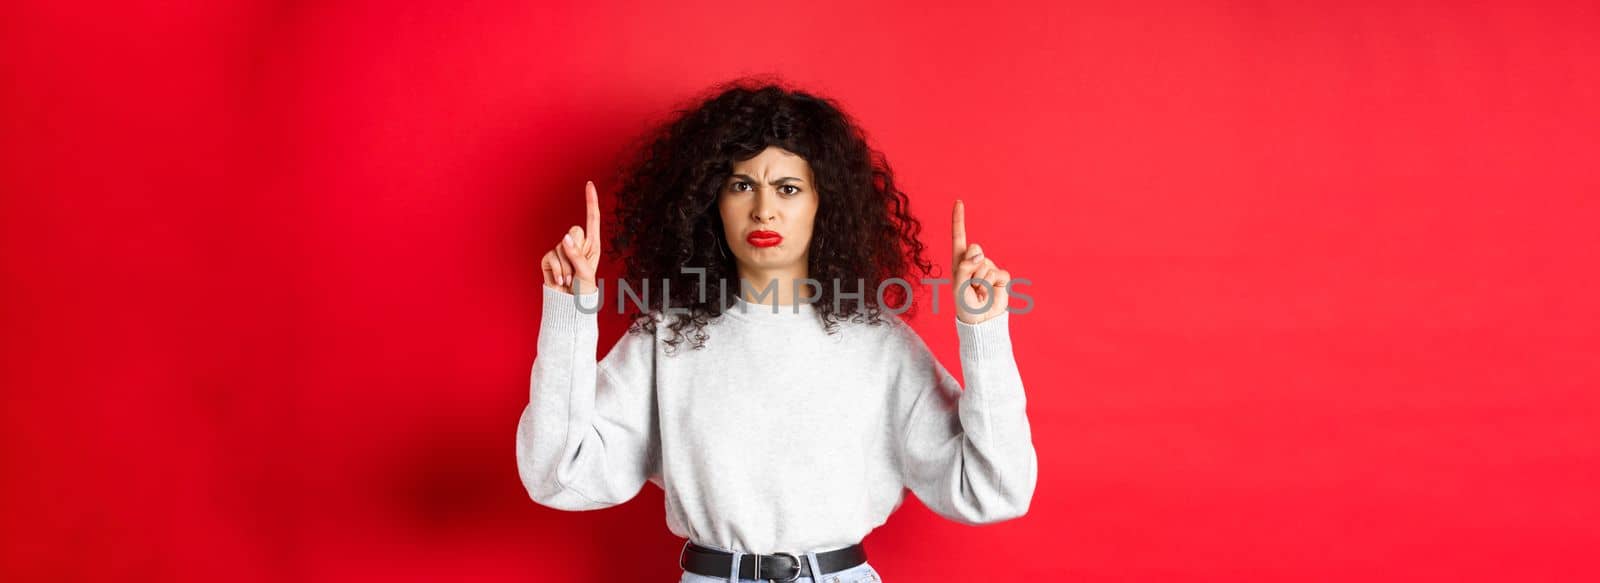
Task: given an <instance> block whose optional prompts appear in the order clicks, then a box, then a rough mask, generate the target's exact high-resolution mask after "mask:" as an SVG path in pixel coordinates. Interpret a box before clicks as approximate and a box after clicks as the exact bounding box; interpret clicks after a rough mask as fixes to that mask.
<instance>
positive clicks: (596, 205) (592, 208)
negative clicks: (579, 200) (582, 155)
mask: <svg viewBox="0 0 1600 583" xmlns="http://www.w3.org/2000/svg"><path fill="white" fill-rule="evenodd" d="M583 190H584V192H583V200H584V203H585V206H586V207H588V208H587V210H586V211H585V214H587V215H588V221H586V223H585V226H584V229H583V233H584V235H585V237H584V238H586V239H588V240H589V241H588V242H589V248H590V249H598V248H599V247H600V194H599V193H598V192H595V189H594V181H593V180H591V181H589V183H588V184H586V185H584V189H583Z"/></svg>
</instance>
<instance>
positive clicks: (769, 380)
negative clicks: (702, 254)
mask: <svg viewBox="0 0 1600 583" xmlns="http://www.w3.org/2000/svg"><path fill="white" fill-rule="evenodd" d="M541 287H542V286H541ZM543 289H544V307H543V314H542V316H541V317H542V318H543V319H542V321H541V322H540V326H539V343H538V354H537V355H536V357H535V358H534V361H533V373H532V378H531V379H530V381H531V382H530V385H531V387H530V394H529V400H528V405H527V407H526V408H525V409H524V410H523V412H522V418H521V420H520V421H519V422H518V426H517V470H518V472H519V474H520V475H521V477H522V483H523V485H524V486H526V487H527V489H528V494H529V496H531V497H532V498H533V500H534V501H535V502H538V503H539V504H542V505H544V506H548V507H552V508H558V509H562V510H594V509H599V508H606V507H609V506H614V505H617V504H621V503H623V502H626V501H628V500H629V499H632V498H633V497H634V496H635V495H637V494H638V493H639V491H640V489H641V488H643V487H644V483H645V481H647V480H648V481H650V482H653V483H655V484H656V486H659V487H660V488H662V490H663V491H665V492H666V509H667V527H668V528H669V529H670V530H671V531H672V532H673V533H674V534H676V535H678V536H680V537H683V538H687V539H689V540H692V541H694V542H696V543H700V544H703V545H706V546H712V547H717V548H722V549H728V550H739V551H743V552H746V553H763V554H768V553H774V552H806V551H819V552H820V551H825V550H832V549H837V548H841V547H845V546H848V545H851V544H854V543H857V542H861V540H862V539H863V538H864V537H865V536H866V535H867V533H869V532H871V531H872V530H873V529H874V528H876V527H877V526H878V525H881V524H883V523H884V521H885V520H887V519H888V517H889V515H890V514H891V513H893V512H894V511H895V510H896V509H898V508H899V507H900V503H901V502H902V501H903V500H904V496H905V489H906V488H910V489H911V491H912V492H913V493H915V494H916V496H917V498H918V499H919V500H921V501H922V502H923V503H924V504H926V505H927V506H928V508H930V509H932V510H933V511H934V512H936V513H938V514H939V515H941V516H944V517H945V518H948V519H950V520H953V521H956V522H959V523H962V524H970V525H976V524H985V523H993V522H999V521H1002V520H1008V519H1012V518H1016V517H1019V516H1022V515H1023V514H1025V513H1026V512H1027V511H1028V505H1029V503H1030V502H1031V500H1032V498H1033V490H1034V484H1035V482H1036V481H1037V476H1038V465H1039V464H1038V458H1037V456H1036V455H1035V453H1034V448H1033V441H1032V435H1031V430H1030V428H1029V424H1028V417H1027V413H1026V411H1025V401H1026V399H1025V398H1024V394H1023V389H1022V377H1021V375H1020V374H1019V373H1018V371H1017V363H1016V360H1015V358H1014V357H1013V355H1012V350H1011V336H1010V331H1009V325H1010V321H1009V320H1010V314H1006V313H1002V314H1001V315H1000V316H998V317H995V318H992V319H990V320H986V321H984V322H983V323H981V324H977V325H970V324H966V323H964V322H961V321H959V320H957V321H956V332H957V335H958V337H959V338H960V343H961V366H962V371H963V375H964V376H965V377H966V390H962V388H961V385H960V384H959V383H957V381H956V379H955V378H954V376H952V375H951V374H950V373H949V372H948V371H946V370H945V368H944V366H943V365H941V364H940V363H939V361H938V360H937V359H936V358H934V356H933V354H932V353H931V352H930V351H929V350H928V347H927V345H926V344H925V343H924V342H923V341H922V339H921V337H919V336H918V335H917V334H916V332H915V331H913V330H912V329H911V328H910V327H909V326H907V325H906V324H905V322H904V321H902V320H901V319H899V318H898V317H890V320H891V321H890V322H888V323H886V324H880V325H876V326H873V325H868V324H864V323H851V322H840V325H839V328H838V334H837V335H829V334H828V333H827V332H826V331H825V330H824V329H823V327H822V324H821V322H820V321H819V320H818V318H817V316H816V314H815V311H814V310H815V309H814V308H813V307H812V306H810V305H806V304H798V305H791V306H777V307H776V308H777V309H778V310H779V312H778V313H773V312H772V310H773V309H774V306H770V305H762V304H751V303H747V302H744V301H742V300H740V301H738V302H737V303H736V304H734V305H733V306H731V307H730V309H729V310H728V311H727V312H725V313H724V315H722V316H720V317H718V318H715V319H712V320H711V321H710V324H708V325H707V326H706V328H705V331H706V332H707V334H708V335H709V338H708V339H707V340H706V345H705V347H704V348H702V349H694V348H692V347H691V346H690V342H688V341H685V342H683V343H680V345H679V347H678V349H677V351H676V352H675V353H674V354H672V355H670V356H669V355H668V354H666V353H665V352H664V349H665V347H666V344H665V343H664V342H662V341H661V339H662V338H668V337H670V336H668V335H669V334H670V332H669V331H667V330H665V328H666V326H659V327H658V330H659V331H658V332H657V333H656V334H655V335H654V336H651V335H649V334H641V333H624V334H623V336H622V338H621V339H620V340H618V341H617V343H616V345H615V346H613V347H612V348H611V351H610V352H609V353H608V354H607V355H606V356H605V358H603V359H601V360H600V361H599V362H598V363H597V362H596V361H595V354H596V352H595V350H596V345H597V343H598V336H599V333H598V315H597V314H595V313H584V312H583V311H582V310H579V309H578V305H577V304H576V303H575V300H576V301H582V302H583V306H584V307H585V308H590V310H589V311H591V312H593V311H594V306H596V305H597V302H598V301H599V295H600V294H599V293H598V292H590V293H586V294H580V295H578V296H576V297H574V296H573V295H572V294H568V293H565V292H562V291H560V290H556V289H552V288H549V287H543ZM607 309H613V308H607ZM796 310H798V313H796Z"/></svg>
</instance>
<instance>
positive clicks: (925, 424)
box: [896, 313, 1039, 525]
mask: <svg viewBox="0 0 1600 583" xmlns="http://www.w3.org/2000/svg"><path fill="white" fill-rule="evenodd" d="M1010 317H1011V316H1010V314H1009V313H1001V314H1000V315H999V316H996V317H994V318H991V319H989V320H985V321H984V322H982V323H979V324H977V325H972V324H967V323H965V322H962V321H960V320H956V332H957V336H958V338H959V339H960V342H961V369H962V376H964V377H966V390H962V388H961V386H960V385H959V384H958V383H957V382H956V379H955V377H954V376H952V375H951V374H950V372H949V371H947V370H946V369H945V368H944V366H943V365H942V364H940V363H939V361H938V359H937V358H935V357H934V355H933V354H932V352H930V351H929V350H928V346H927V344H926V343H924V342H923V341H922V339H921V338H920V337H918V336H917V334H916V332H915V331H913V330H911V328H910V327H909V326H905V327H903V331H904V333H905V334H908V335H909V337H908V338H907V339H906V345H907V346H909V351H910V352H911V354H910V355H909V356H908V357H907V358H906V359H904V362H905V365H904V367H903V368H902V369H901V370H900V371H899V374H898V375H897V376H896V382H897V383H898V384H901V385H902V386H901V387H898V388H900V389H901V390H902V391H904V392H902V393H901V394H907V395H910V396H909V397H908V399H909V400H910V404H909V406H908V407H909V410H908V411H905V412H904V413H903V414H902V415H901V419H902V421H901V424H900V429H899V431H900V432H901V438H900V440H899V445H900V447H899V454H900V460H899V461H900V471H901V475H902V476H904V478H905V482H906V486H907V487H908V488H910V489H911V491H912V492H913V493H915V494H916V496H917V499H919V500H921V501H922V502H923V504H925V505H927V506H928V508H929V509H931V510H933V511H934V512H935V513H937V514H939V515H940V516H943V517H945V518H948V519H950V520H953V521H956V522H959V523H962V524H968V525H978V524H989V523H995V522H1001V521H1004V520H1010V519H1013V518H1017V517H1020V516H1022V515H1024V514H1027V512H1028V506H1029V504H1030V503H1031V502H1032V499H1033V490H1034V485H1035V483H1036V482H1037V480H1038V470H1039V462H1038V457H1037V455H1036V454H1035V452H1034V447H1033V438H1032V432H1031V429H1030V427H1029V424H1028V415H1027V411H1026V402H1027V399H1026V398H1025V395H1024V393H1023V389H1022V376H1021V374H1020V373H1019V372H1018V370H1017V362H1016V359H1015V357H1014V356H1013V354H1012V350H1011V334H1010V329H1009V326H1010Z"/></svg>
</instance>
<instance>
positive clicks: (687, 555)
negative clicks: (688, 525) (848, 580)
mask: <svg viewBox="0 0 1600 583" xmlns="http://www.w3.org/2000/svg"><path fill="white" fill-rule="evenodd" d="M865 562H867V550H866V549H865V548H862V546H861V543H856V544H853V545H850V546H848V547H845V548H842V549H835V550H831V551H828V552H825V553H817V565H818V566H819V567H821V568H822V574H823V575H827V574H828V573H833V572H836V571H843V570H845V569H849V568H851V567H854V566H856V565H860V564H862V563H865ZM732 566H733V553H730V552H727V551H723V550H718V549H713V548H709V547H703V546H700V545H697V544H695V543H693V542H690V543H688V544H685V545H684V546H683V551H682V552H680V553H679V554H678V567H680V568H682V569H683V570H685V571H688V572H690V573H697V574H700V575H705V576H707V577H727V576H728V570H729V569H730V568H731V567H732ZM812 576H813V575H812V574H811V562H810V561H807V560H806V556H805V553H799V554H794V553H773V554H770V555H757V554H747V555H744V556H742V557H740V558H739V578H740V579H769V580H772V581H794V580H796V579H799V578H801V577H812Z"/></svg>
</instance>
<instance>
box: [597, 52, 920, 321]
mask: <svg viewBox="0 0 1600 583" xmlns="http://www.w3.org/2000/svg"><path fill="white" fill-rule="evenodd" d="M707 94H709V95H710V97H705V96H700V97H699V98H697V99H695V100H694V101H691V102H690V103H691V106H690V107H687V108H682V109H677V110H676V111H674V112H673V114H672V115H671V116H669V118H668V119H667V120H666V121H665V122H663V123H661V124H660V125H659V126H658V127H656V128H654V129H653V130H652V131H650V132H648V133H646V134H644V135H643V136H641V137H640V138H639V140H638V141H637V142H636V143H635V144H634V146H633V147H632V150H633V153H632V156H633V157H632V159H631V160H629V161H628V163H627V164H625V165H624V166H622V168H621V170H620V178H621V179H620V183H621V187H620V188H619V189H618V190H617V191H616V192H617V208H616V212H615V217H616V221H615V222H616V228H613V229H611V232H612V233H613V236H612V242H611V244H612V248H614V249H617V250H618V251H619V252H620V253H621V254H622V255H623V256H624V257H625V261H624V265H625V267H624V272H625V273H624V275H623V277H624V279H625V280H627V281H628V282H630V285H631V286H632V287H634V288H635V289H640V288H641V286H642V285H644V283H643V282H646V281H648V282H651V285H650V289H651V293H650V294H649V296H650V297H649V299H648V301H647V302H645V309H643V310H635V312H634V313H633V315H632V320H633V323H632V325H631V326H630V327H629V330H628V331H629V332H639V333H654V332H655V330H656V326H657V324H658V323H665V324H666V325H667V326H668V327H669V328H670V330H671V331H672V335H671V336H670V337H669V338H667V339H666V343H667V344H668V347H667V352H669V353H671V352H673V351H675V349H676V348H677V345H678V344H679V343H680V342H682V341H683V340H684V339H685V338H688V339H691V340H692V341H693V345H694V348H696V349H698V348H703V347H704V346H705V341H706V339H707V337H708V335H707V333H706V331H705V326H706V324H707V323H708V322H709V321H710V320H711V319H713V318H716V317H718V316H721V315H722V312H723V309H724V307H726V306H730V305H731V301H732V300H731V298H732V297H736V296H737V295H738V294H739V293H740V290H739V287H740V286H739V277H738V271H737V268H736V264H735V261H734V259H733V252H732V250H731V248H729V247H728V243H727V241H726V240H725V238H724V236H723V225H722V217H721V214H720V213H719V212H718V210H717V200H718V194H719V192H720V190H721V189H722V187H723V185H724V184H725V182H726V181H727V179H728V177H729V176H730V175H731V174H732V172H733V163H734V162H735V161H742V160H747V159H750V158H752V157H754V156H756V155H757V154H760V153H761V152H762V151H763V150H765V149H766V148H767V147H768V146H776V147H779V148H782V149H784V150H787V151H789V152H792V153H794V154H796V155H798V156H800V157H801V158H803V159H805V160H806V162H807V163H809V164H810V165H811V168H812V172H813V173H814V176H815V179H816V192H817V195H818V206H817V214H816V218H815V221H814V223H813V225H814V226H813V231H812V240H811V245H810V248H809V250H808V255H807V260H808V262H809V267H810V273H809V277H811V278H813V279H816V280H818V281H819V282H822V285H821V286H820V287H821V288H822V289H821V293H820V294H819V295H820V297H819V298H818V301H817V302H816V304H814V306H813V307H814V308H815V312H816V313H817V315H818V317H819V318H820V319H821V321H822V323H823V326H824V328H825V329H826V330H827V332H828V333H829V334H835V333H837V329H838V324H839V321H840V320H841V319H842V318H844V317H845V315H848V317H849V320H850V321H854V322H865V323H868V324H873V325H876V324H881V323H883V322H885V321H887V318H886V317H885V313H886V312H885V307H893V308H896V309H898V308H900V307H905V308H909V309H908V310H907V313H910V312H911V311H912V310H914V309H915V308H914V306H913V305H908V304H907V302H911V300H912V298H909V297H906V296H905V294H904V291H905V290H904V288H902V287H901V286H898V285H890V286H888V287H886V288H885V290H884V295H885V297H884V298H883V299H884V305H879V303H878V298H877V295H878V294H877V289H878V286H879V285H880V284H881V283H882V282H883V281H885V280H888V279H891V278H901V279H904V280H907V281H908V282H909V281H917V280H915V279H912V278H911V276H912V275H914V274H915V273H920V274H921V275H924V276H925V275H927V274H928V273H929V272H930V270H931V269H932V265H931V264H930V263H929V262H928V260H927V259H925V258H924V257H923V256H922V254H923V250H924V246H923V244H922V242H921V241H920V240H918V238H917V235H918V233H920V232H921V230H922V225H921V223H920V222H918V221H917V219H916V218H915V217H913V216H912V214H911V210H910V200H909V199H908V198H907V197H906V194H905V193H904V192H901V191H900V189H899V188H898V187H897V186H896V185H895V179H894V172H893V171H891V170H890V168H889V163H888V161H887V159H886V158H885V157H884V156H883V154H882V153H881V152H878V151H877V150H874V149H872V148H871V147H870V146H869V145H868V143H867V138H866V134H865V132H864V131H862V130H861V129H860V127H858V126H857V125H856V123H855V121H854V120H853V118H851V116H849V115H848V114H846V113H845V112H844V111H843V110H842V109H841V108H840V106H839V105H838V104H837V102H835V101H834V100H832V99H829V98H825V97H819V96H816V95H813V94H811V93H807V92H804V91H799V90H794V89H791V88H787V87H785V86H784V84H783V83H782V82H779V81H771V80H758V79H752V78H744V79H736V80H733V81H729V82H727V83H723V84H721V85H718V86H715V87H713V88H712V89H711V90H709V91H708V92H707ZM680 267H699V268H704V269H705V272H706V273H705V280H704V281H705V282H706V284H707V285H706V286H705V288H706V289H705V290H704V294H703V295H704V300H703V301H702V299H701V296H702V290H701V289H700V283H701V279H700V276H699V275H697V274H693V273H683V272H682V271H681V270H680V269H679V268H680ZM662 280H667V281H669V282H670V285H669V286H668V287H670V291H669V293H667V294H663V293H660V283H661V282H662ZM718 282H727V284H726V286H722V285H718ZM832 282H839V283H838V284H837V285H838V286H839V287H840V288H842V289H840V290H839V291H842V292H844V293H846V294H851V293H858V292H860V293H861V294H862V296H863V299H859V300H858V299H855V298H853V297H850V298H841V299H839V301H838V302H837V303H838V304H839V305H838V306H837V308H838V309H837V310H836V309H835V308H836V306H835V305H834V304H835V298H834V295H835V294H834V291H835V290H834V289H833V287H834V285H835V284H833V283H832ZM856 283H861V284H862V285H861V286H859V287H858V286H856V285H855V284H856ZM725 287H726V288H730V289H724V288H725ZM668 301H670V302H671V307H672V308H674V309H675V310H674V311H677V309H679V308H684V309H687V315H685V314H682V313H678V314H674V316H676V317H675V318H671V319H668V318H664V317H663V314H664V308H665V307H666V304H665V302H668ZM912 304H914V302H912ZM887 313H888V314H893V312H892V311H890V312H887ZM669 320H670V321H669Z"/></svg>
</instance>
